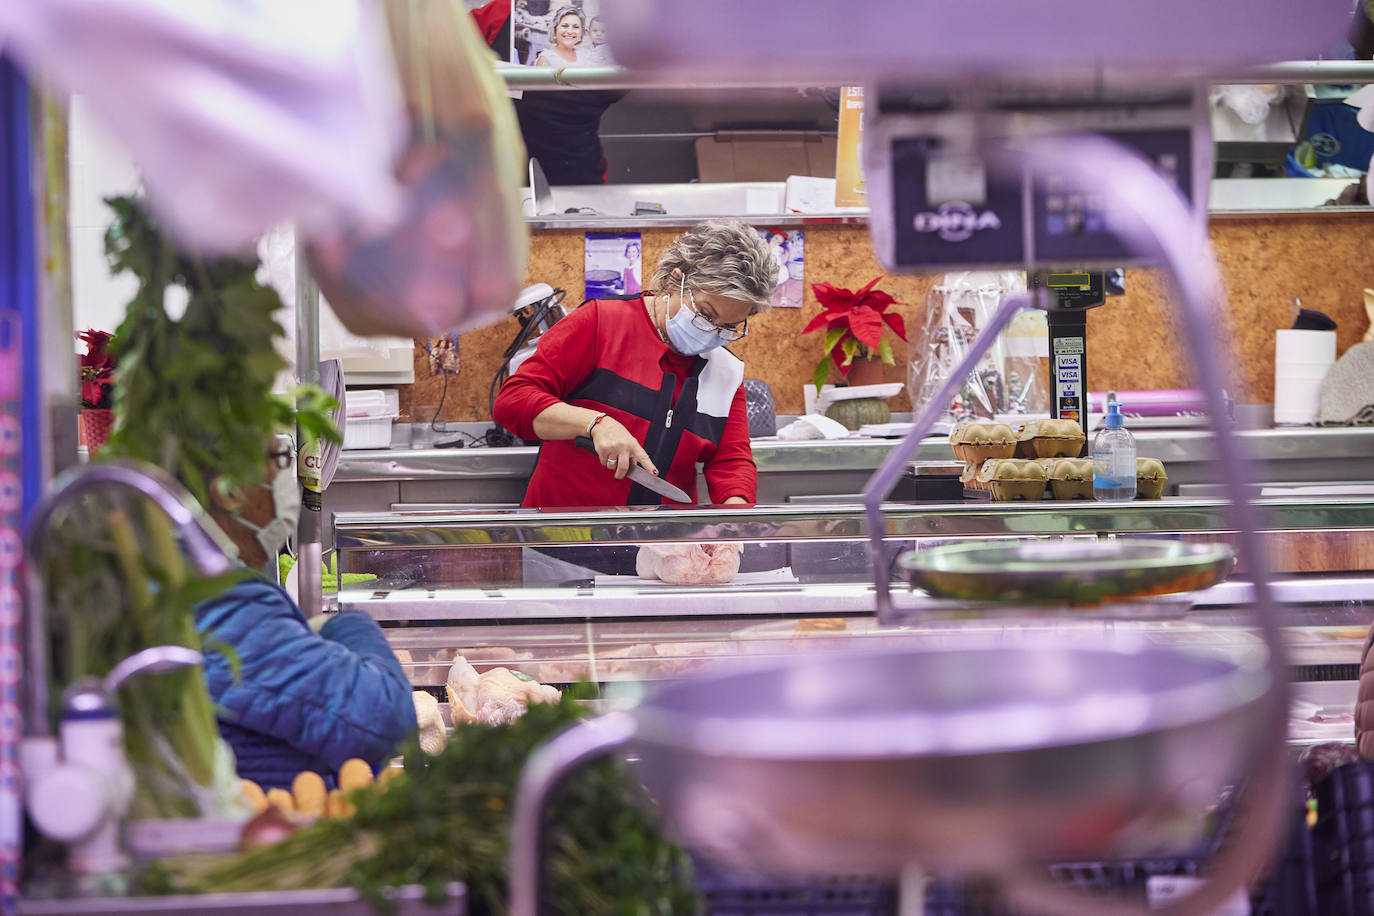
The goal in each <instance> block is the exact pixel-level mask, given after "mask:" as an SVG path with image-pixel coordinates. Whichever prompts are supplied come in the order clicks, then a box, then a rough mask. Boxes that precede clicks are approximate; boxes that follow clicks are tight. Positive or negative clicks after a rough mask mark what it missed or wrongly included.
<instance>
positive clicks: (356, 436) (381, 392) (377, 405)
mask: <svg viewBox="0 0 1374 916" xmlns="http://www.w3.org/2000/svg"><path fill="white" fill-rule="evenodd" d="M398 398H399V395H398V393H397V391H396V390H395V389H394V388H370V389H362V390H355V391H350V392H348V401H347V404H348V421H347V425H346V426H345V427H344V441H343V447H344V448H345V449H360V448H390V447H391V424H392V423H393V422H395V420H396V418H397V417H398V416H400V414H401V412H400V408H399V401H398Z"/></svg>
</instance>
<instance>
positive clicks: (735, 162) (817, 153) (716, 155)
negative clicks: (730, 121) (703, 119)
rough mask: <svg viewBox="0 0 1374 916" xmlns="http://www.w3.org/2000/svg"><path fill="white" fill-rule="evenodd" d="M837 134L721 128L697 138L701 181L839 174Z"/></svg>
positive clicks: (783, 178)
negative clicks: (824, 134) (728, 129)
mask: <svg viewBox="0 0 1374 916" xmlns="http://www.w3.org/2000/svg"><path fill="white" fill-rule="evenodd" d="M835 149H836V147H835V138H834V137H822V136H821V135H820V134H819V133H817V132H816V131H797V130H777V131H725V130H723V131H718V132H717V133H716V134H715V136H713V137H701V138H698V140H697V141H696V153H697V177H698V178H699V179H700V180H701V181H786V180H787V176H788V175H809V176H812V177H816V178H834V177H835Z"/></svg>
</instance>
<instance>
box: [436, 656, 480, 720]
mask: <svg viewBox="0 0 1374 916" xmlns="http://www.w3.org/2000/svg"><path fill="white" fill-rule="evenodd" d="M479 680H480V678H479V677H478V674H477V669H476V668H474V667H472V665H470V664H468V660H467V659H466V658H464V657H463V656H461V655H459V656H458V657H456V658H455V659H454V660H453V666H452V667H451V668H449V669H448V677H447V678H446V679H445V681H444V689H445V690H446V691H448V717H449V719H450V720H452V722H453V724H454V725H461V724H463V723H466V722H476V721H477V682H478V681H479Z"/></svg>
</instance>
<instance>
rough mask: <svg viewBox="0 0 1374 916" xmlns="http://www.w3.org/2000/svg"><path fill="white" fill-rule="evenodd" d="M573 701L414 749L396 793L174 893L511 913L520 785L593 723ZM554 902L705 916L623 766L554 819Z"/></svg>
mask: <svg viewBox="0 0 1374 916" xmlns="http://www.w3.org/2000/svg"><path fill="white" fill-rule="evenodd" d="M573 692H574V691H568V692H566V693H565V694H564V697H563V700H562V702H560V703H558V704H536V705H533V706H531V707H530V709H529V711H528V712H527V713H526V714H525V715H524V716H523V717H521V718H520V719H519V720H517V721H516V722H515V723H513V724H511V725H501V726H488V725H464V726H461V727H460V728H458V729H457V730H456V731H455V732H454V734H453V737H452V738H451V739H450V740H449V743H448V746H447V747H446V748H445V749H444V751H443V753H441V754H440V755H438V756H437V757H429V756H427V755H426V754H424V753H423V752H422V751H420V749H419V747H418V746H416V745H414V744H412V745H411V746H410V747H409V748H408V749H407V750H406V752H405V772H404V773H403V774H402V775H401V776H399V777H398V778H396V779H395V780H393V781H391V782H390V783H388V784H387V786H386V789H385V791H382V792H376V791H373V790H370V789H365V790H361V791H359V792H356V793H354V794H353V796H352V799H353V801H354V802H355V803H356V804H357V807H358V811H357V814H356V815H354V817H353V818H351V819H343V820H326V821H320V822H317V823H316V824H314V825H313V826H311V827H309V828H306V829H304V830H301V831H298V832H297V833H295V834H292V835H291V836H290V837H288V838H287V839H286V840H283V841H282V842H281V843H278V844H276V845H275V846H269V847H265V848H262V849H257V850H254V851H253V852H250V853H247V854H245V855H240V856H233V857H229V858H219V859H211V860H208V861H207V860H204V859H199V860H195V859H192V860H180V861H171V862H165V863H162V869H163V871H162V872H161V874H160V877H161V878H162V880H164V881H166V882H167V884H166V886H165V887H164V888H163V889H167V890H181V891H194V892H206V893H214V892H227V891H251V890H286V889H290V888H304V887H336V886H344V885H348V884H352V885H353V886H355V887H357V888H358V889H359V890H360V891H361V892H362V893H364V894H365V895H366V896H367V897H368V898H369V899H371V900H373V901H374V903H375V904H377V905H378V906H382V907H385V902H384V899H383V897H382V892H383V890H384V889H385V888H387V887H395V886H400V885H403V884H416V883H418V884H424V885H425V886H426V887H427V889H428V890H429V892H430V894H431V895H432V897H434V898H436V899H437V897H438V896H439V895H441V894H442V892H443V887H444V885H445V884H447V883H448V882H452V881H464V882H466V883H467V886H468V892H469V895H470V901H469V906H470V911H471V912H472V913H473V914H475V916H503V914H505V913H506V911H507V900H506V881H507V873H506V853H507V848H508V845H509V838H510V837H509V834H510V820H511V811H512V809H513V807H514V801H515V785H516V782H517V780H518V779H519V775H520V770H521V767H522V766H523V765H524V763H525V760H526V759H527V758H528V757H529V755H530V753H531V752H532V751H533V750H534V749H535V748H536V747H538V746H539V745H540V744H542V743H543V742H545V741H547V740H548V739H549V738H551V737H553V736H554V735H555V734H557V733H559V732H560V731H562V730H564V729H565V728H567V727H569V726H570V725H573V724H574V723H575V722H576V721H577V720H578V719H579V718H581V716H582V715H583V712H582V709H581V707H580V705H579V704H578V703H577V702H576V701H575V700H574V699H573V698H572V694H573ZM550 823H551V824H552V825H553V826H552V835H551V836H550V843H549V849H550V853H549V855H548V857H547V858H546V860H545V865H544V867H545V868H546V869H547V870H548V871H547V874H548V884H547V885H546V887H548V889H549V894H548V897H549V900H548V903H549V905H550V906H551V907H552V909H553V911H554V912H557V913H564V914H568V916H587V914H591V913H595V914H598V916H616V914H624V916H632V914H633V916H640V914H642V916H668V914H690V913H695V912H698V911H699V904H700V901H699V900H698V898H697V895H696V893H695V892H694V891H693V889H692V886H691V874H692V873H691V862H690V860H689V859H688V858H687V856H686V855H685V854H684V853H683V852H682V850H681V849H679V848H678V847H676V846H675V845H673V844H672V843H670V842H669V841H668V840H667V839H666V838H665V837H664V836H663V835H662V834H661V833H660V832H659V830H658V828H657V827H656V826H655V825H654V824H653V822H652V821H651V819H650V816H649V815H648V813H647V809H646V803H645V801H644V800H643V799H642V798H641V797H639V793H638V791H637V789H635V788H634V787H633V785H632V783H631V780H630V777H629V775H628V774H627V773H626V772H625V769H624V767H623V766H622V765H621V764H619V763H615V762H609V761H608V762H604V763H600V764H596V765H593V766H591V767H588V768H587V769H585V770H583V771H581V772H580V773H579V774H577V775H576V776H574V777H573V778H572V779H571V780H570V782H569V784H568V786H567V788H566V789H565V790H564V792H563V793H562V795H561V796H560V798H559V800H558V801H557V802H556V803H555V804H554V806H553V811H552V815H551V817H550Z"/></svg>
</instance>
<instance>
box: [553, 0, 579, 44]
mask: <svg viewBox="0 0 1374 916" xmlns="http://www.w3.org/2000/svg"><path fill="white" fill-rule="evenodd" d="M564 16H576V17H577V24H578V25H580V26H582V30H583V31H584V32H585V31H586V30H587V17H586V16H584V15H582V11H581V10H580V9H578V8H577V7H575V6H563V7H559V9H558V12H557V13H555V14H554V17H553V18H552V19H550V20H549V47H551V48H552V47H553V46H554V45H556V44H558V24H559V23H560V22H562V21H563V17H564Z"/></svg>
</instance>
